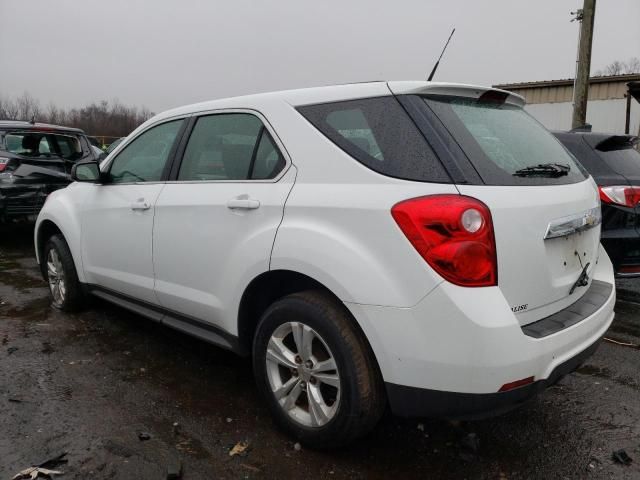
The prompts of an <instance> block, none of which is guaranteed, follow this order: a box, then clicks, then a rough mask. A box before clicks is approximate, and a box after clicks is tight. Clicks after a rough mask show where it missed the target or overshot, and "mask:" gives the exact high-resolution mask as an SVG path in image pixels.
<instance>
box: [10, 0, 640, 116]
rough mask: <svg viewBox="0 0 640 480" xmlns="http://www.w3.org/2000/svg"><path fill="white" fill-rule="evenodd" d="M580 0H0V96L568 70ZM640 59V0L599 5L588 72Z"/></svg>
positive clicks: (133, 100)
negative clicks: (573, 16)
mask: <svg viewBox="0 0 640 480" xmlns="http://www.w3.org/2000/svg"><path fill="white" fill-rule="evenodd" d="M581 4H582V1H581V0H533V1H532V0H530V1H526V2H525V1H524V0H415V1H413V0H388V1H381V0H313V1H308V0H226V1H223V0H208V1H198V0H179V1H178V0H108V1H107V0H102V1H98V0H0V62H1V63H0V65H1V66H0V95H2V96H5V97H11V96H17V95H20V94H22V93H23V92H25V91H28V92H29V93H31V94H32V95H33V96H34V97H36V98H38V99H39V100H40V101H41V103H42V104H43V105H46V104H48V103H49V102H50V101H53V102H54V103H55V104H57V105H58V106H65V107H66V106H81V105H83V104H86V103H88V102H92V101H97V100H101V99H118V100H120V101H121V102H123V103H126V104H131V105H139V106H146V107H148V108H150V109H151V110H153V111H155V112H159V111H162V110H165V109H167V108H170V107H174V106H177V105H182V104H186V103H192V102H196V101H200V100H206V99H212V98H219V97H226V96H233V95H243V94H247V93H254V92H261V91H269V90H280V89H286V88H298V87H307V86H314V85H326V84H331V83H344V82H352V81H364V80H379V79H385V80H387V79H423V78H425V76H426V75H427V74H428V72H429V71H430V70H431V67H432V65H433V63H434V61H435V59H436V58H437V56H438V54H439V52H440V49H441V48H442V45H443V43H444V41H445V40H446V37H447V36H448V34H449V31H450V30H451V28H452V27H454V26H455V27H456V29H457V30H456V34H455V36H454V37H453V40H452V42H451V45H450V46H449V50H448V52H447V54H446V56H445V58H444V60H443V63H441V65H440V69H439V71H438V74H437V76H436V80H443V81H454V82H464V83H478V84H495V83H504V82H521V81H532V80H549V79H558V78H569V77H573V72H574V68H575V56H576V46H577V38H578V35H577V34H578V27H577V23H576V22H574V23H570V22H569V20H570V18H571V16H570V12H571V11H574V10H576V8H577V7H578V6H579V5H581ZM633 56H640V0H598V5H597V9H596V25H595V36H594V47H593V61H592V71H595V70H597V69H599V68H602V67H603V66H605V65H606V64H608V63H610V62H611V61H613V60H617V59H620V60H627V59H629V58H630V57H633Z"/></svg>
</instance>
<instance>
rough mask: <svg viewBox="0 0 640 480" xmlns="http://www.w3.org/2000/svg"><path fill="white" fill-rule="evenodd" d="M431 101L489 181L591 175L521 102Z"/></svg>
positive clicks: (536, 180)
mask: <svg viewBox="0 0 640 480" xmlns="http://www.w3.org/2000/svg"><path fill="white" fill-rule="evenodd" d="M425 102H426V103H427V105H428V106H429V107H430V108H431V109H432V110H433V111H434V112H435V113H436V115H438V117H439V118H440V120H442V122H443V123H444V125H445V127H446V128H447V129H448V130H449V132H450V133H451V134H452V135H453V137H454V138H455V139H456V140H457V141H458V143H459V144H460V146H461V147H462V149H463V150H464V152H465V154H466V155H467V157H469V160H470V161H471V163H472V164H473V165H474V167H475V168H476V170H477V171H478V173H479V174H480V176H481V177H482V179H483V180H484V181H485V183H487V184H491V185H520V184H525V185H540V184H549V183H552V184H558V183H562V184H565V183H576V182H579V181H582V180H584V179H585V178H587V175H585V173H584V171H583V170H582V167H581V166H579V164H577V163H576V161H575V160H574V159H573V157H572V155H571V154H570V153H569V152H568V151H567V150H566V149H565V148H564V147H563V146H562V144H561V143H560V142H559V141H558V140H557V139H556V138H555V137H554V136H553V135H552V134H551V133H550V132H549V131H548V130H547V129H545V128H544V127H543V126H542V125H541V124H540V123H538V122H537V121H536V120H535V119H534V118H533V117H532V116H531V115H529V114H528V113H527V112H525V111H524V109H522V108H520V107H518V106H516V105H511V104H507V103H488V102H481V101H479V100H478V99H475V98H467V97H443V96H437V97H436V96H431V97H427V98H425Z"/></svg>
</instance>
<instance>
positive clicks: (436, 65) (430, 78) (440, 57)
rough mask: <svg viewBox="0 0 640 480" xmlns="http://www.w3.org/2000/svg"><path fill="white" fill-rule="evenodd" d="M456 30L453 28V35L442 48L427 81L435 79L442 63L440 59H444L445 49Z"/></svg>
mask: <svg viewBox="0 0 640 480" xmlns="http://www.w3.org/2000/svg"><path fill="white" fill-rule="evenodd" d="M455 32H456V29H455V28H454V29H453V30H451V35H449V39H448V40H447V43H445V44H444V48H443V49H442V53H440V56H439V57H438V61H437V62H436V64H435V65H434V66H433V70H431V74H430V75H429V78H427V82H430V81H431V80H433V76H434V75H435V74H436V70H437V69H438V65H440V60H442V55H444V51H445V50H446V49H447V47H448V46H449V42H450V41H451V37H453V34H454V33H455Z"/></svg>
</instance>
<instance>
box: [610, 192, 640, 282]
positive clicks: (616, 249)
mask: <svg viewBox="0 0 640 480" xmlns="http://www.w3.org/2000/svg"><path fill="white" fill-rule="evenodd" d="M639 228H640V217H639V216H638V215H636V213H635V210H634V209H631V208H626V207H621V206H614V205H606V204H603V205H602V238H601V240H600V241H601V243H602V245H603V246H604V248H605V250H606V251H607V254H608V255H609V258H610V259H611V263H612V264H613V269H614V270H615V272H616V275H617V276H620V277H636V276H640V231H639V230H638V229H639ZM633 267H635V268H633ZM625 270H627V272H625ZM634 270H635V271H634Z"/></svg>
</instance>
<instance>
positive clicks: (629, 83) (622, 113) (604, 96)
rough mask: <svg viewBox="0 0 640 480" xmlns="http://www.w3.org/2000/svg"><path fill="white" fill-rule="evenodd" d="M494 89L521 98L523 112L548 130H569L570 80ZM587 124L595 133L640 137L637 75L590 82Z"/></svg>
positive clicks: (571, 94)
mask: <svg viewBox="0 0 640 480" xmlns="http://www.w3.org/2000/svg"><path fill="white" fill-rule="evenodd" d="M495 87H496V88H502V89H504V90H509V91H511V92H514V93H517V94H518V95H522V96H523V97H524V98H525V99H526V101H527V106H526V107H525V108H526V110H527V111H528V112H529V113H531V114H532V115H533V116H534V117H535V118H537V119H538V120H539V121H540V122H541V123H542V124H543V125H544V126H545V127H547V128H548V129H550V130H569V129H571V116H572V113H573V79H567V80H549V81H542V82H526V83H509V84H503V85H495ZM587 123H590V124H591V125H593V131H594V132H605V133H632V134H635V135H640V74H631V75H614V76H608V77H593V78H591V79H590V80H589V103H588V104H587Z"/></svg>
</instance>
